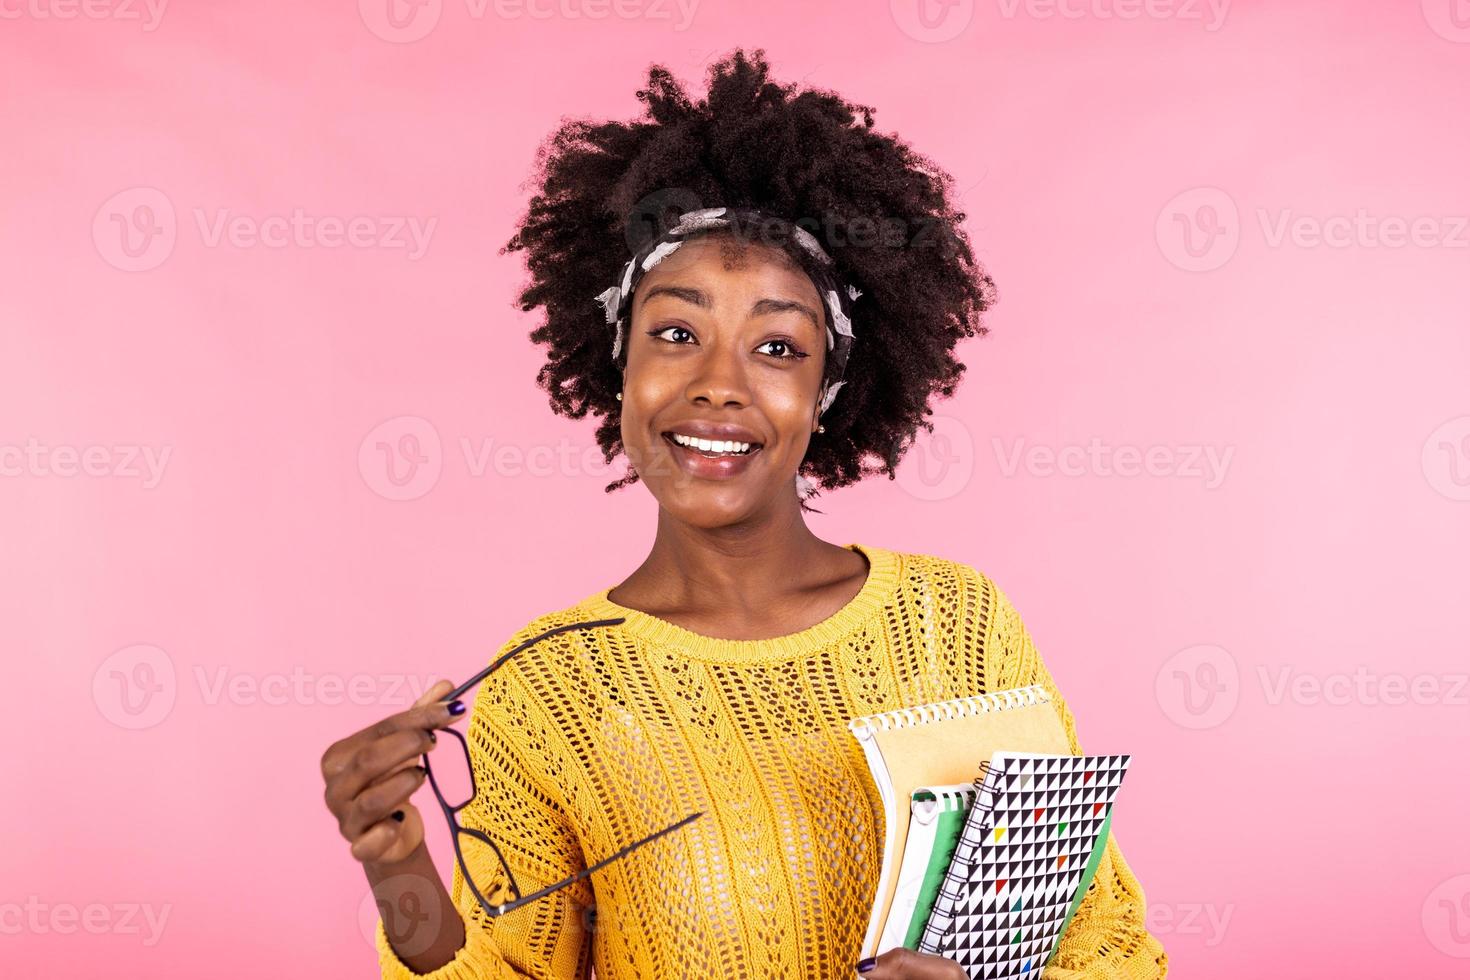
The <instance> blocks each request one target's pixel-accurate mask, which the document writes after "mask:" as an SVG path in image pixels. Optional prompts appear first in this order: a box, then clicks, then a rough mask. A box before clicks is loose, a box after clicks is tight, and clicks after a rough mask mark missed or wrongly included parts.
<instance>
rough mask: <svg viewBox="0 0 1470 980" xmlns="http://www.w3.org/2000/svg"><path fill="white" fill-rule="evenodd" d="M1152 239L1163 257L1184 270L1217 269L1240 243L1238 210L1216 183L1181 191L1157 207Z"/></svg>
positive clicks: (1227, 260)
mask: <svg viewBox="0 0 1470 980" xmlns="http://www.w3.org/2000/svg"><path fill="white" fill-rule="evenodd" d="M1154 240H1155V241H1157V242H1158V245H1159V251H1160V252H1162V253H1163V255H1164V258H1166V259H1168V260H1169V261H1170V262H1172V263H1173V264H1174V265H1176V266H1178V267H1179V268H1181V269H1184V270H1185V271H1187V272H1209V271H1210V270H1212V269H1218V268H1220V267H1221V266H1222V265H1224V264H1225V263H1226V262H1229V261H1230V259H1231V257H1232V256H1233V255H1235V250H1236V249H1237V248H1238V247H1239V246H1240V211H1239V210H1238V209H1237V208H1236V206H1235V199H1234V198H1233V197H1231V196H1230V195H1229V194H1227V193H1225V192H1224V191H1222V190H1221V189H1220V188H1218V187H1195V188H1191V189H1190V190H1187V191H1182V192H1180V193H1178V194H1176V195H1174V197H1173V198H1171V199H1170V200H1169V202H1168V203H1167V204H1165V205H1164V206H1163V207H1162V208H1160V209H1159V215H1158V218H1157V219H1156V220H1155V221H1154Z"/></svg>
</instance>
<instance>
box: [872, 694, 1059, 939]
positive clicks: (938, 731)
mask: <svg viewBox="0 0 1470 980" xmlns="http://www.w3.org/2000/svg"><path fill="white" fill-rule="evenodd" d="M848 728H849V729H850V730H851V731H852V733H853V735H854V736H856V737H857V740H858V743H859V744H860V745H862V747H863V754H864V755H865V756H866V758H867V762H868V768H869V770H870V771H871V772H872V775H873V782H874V783H876V784H877V787H878V795H879V797H880V799H881V801H882V806H883V862H882V865H881V866H880V868H879V872H878V887H877V892H876V895H875V897H874V900H873V913H872V916H871V917H870V918H869V920H868V930H867V933H866V935H865V936H864V938H863V951H862V955H863V956H876V955H877V954H878V953H880V952H884V951H886V950H887V949H889V948H892V947H888V946H885V947H883V949H879V946H880V945H881V942H880V941H881V939H882V936H883V928H884V925H885V924H886V923H887V921H888V913H889V909H890V907H891V906H892V904H893V897H894V893H895V891H896V889H897V884H898V869H899V865H900V862H901V861H902V859H903V854H904V844H905V841H906V840H907V837H908V829H909V822H910V816H911V812H910V806H911V800H912V797H913V792H914V790H916V789H918V788H920V787H923V786H946V785H954V784H958V783H965V782H969V781H971V780H973V779H974V777H975V773H976V772H977V771H978V768H979V765H980V763H982V762H985V761H987V760H989V759H990V758H991V756H993V755H994V754H995V753H996V752H999V751H1003V750H1012V751H1018V752H1040V753H1048V754H1052V755H1066V754H1068V753H1070V752H1071V745H1070V743H1069V742H1068V740H1067V732H1066V729H1065V728H1063V727H1062V720H1061V717H1060V716H1059V715H1058V714H1057V712H1056V708H1055V707H1054V706H1053V705H1052V703H1051V699H1050V696H1049V695H1048V694H1047V693H1046V689H1045V688H1043V687H1042V686H1041V685H1039V684H1036V685H1032V686H1030V687H1018V688H1012V689H1010V690H1005V691H995V692H992V693H990V694H979V695H975V696H974V697H968V698H960V699H958V700H954V701H940V702H937V703H935V704H925V705H918V706H916V707H912V708H900V709H898V710H896V711H886V712H883V713H882V714H875V715H867V716H864V717H861V718H854V719H852V720H851V721H850V722H848ZM895 945H896V944H895Z"/></svg>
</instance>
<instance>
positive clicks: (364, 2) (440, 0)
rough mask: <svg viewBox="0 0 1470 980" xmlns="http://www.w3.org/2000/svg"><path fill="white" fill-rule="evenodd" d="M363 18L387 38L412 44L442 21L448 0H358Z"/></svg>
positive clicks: (385, 39)
mask: <svg viewBox="0 0 1470 980" xmlns="http://www.w3.org/2000/svg"><path fill="white" fill-rule="evenodd" d="M357 10H358V13H360V14H362V22H363V23H364V24H366V25H367V29H368V30H370V31H372V32H373V33H374V34H376V35H377V36H378V37H380V38H382V39H383V40H384V41H388V42H390V43H392V44H412V43H413V42H414V41H420V40H423V39H424V38H425V37H427V36H428V35H429V32H430V31H432V30H433V29H434V28H435V27H436V26H437V25H438V23H439V15H440V14H442V13H443V12H444V0H357Z"/></svg>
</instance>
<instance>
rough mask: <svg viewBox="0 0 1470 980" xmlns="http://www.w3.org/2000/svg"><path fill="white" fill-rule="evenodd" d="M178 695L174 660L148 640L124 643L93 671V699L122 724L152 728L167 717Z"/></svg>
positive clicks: (110, 719)
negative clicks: (125, 644) (133, 643)
mask: <svg viewBox="0 0 1470 980" xmlns="http://www.w3.org/2000/svg"><path fill="white" fill-rule="evenodd" d="M177 695H178V681H177V679H176V677H175V675H174V662H173V660H172V659H171V658H170V657H169V655H168V654H167V653H165V652H164V651H163V650H160V649H159V648H158V647H156V646H150V645H149V644H146V643H138V644H135V645H133V646H128V647H123V648H122V649H121V650H118V651H117V652H115V653H113V654H112V655H111V656H109V657H108V658H107V659H106V660H104V661H102V663H101V664H100V665H99V666H98V668H97V672H96V673H94V674H93V675H92V702H93V703H94V704H96V705H97V710H98V711H99V712H101V713H102V717H104V718H106V719H107V720H108V721H110V722H112V723H113V724H114V725H116V726H118V727H119V728H130V729H140V728H152V727H153V726H154V725H156V724H158V723H159V722H161V721H163V719H165V718H167V717H168V715H169V712H170V711H172V710H173V708H174V700H175V698H176V697H177Z"/></svg>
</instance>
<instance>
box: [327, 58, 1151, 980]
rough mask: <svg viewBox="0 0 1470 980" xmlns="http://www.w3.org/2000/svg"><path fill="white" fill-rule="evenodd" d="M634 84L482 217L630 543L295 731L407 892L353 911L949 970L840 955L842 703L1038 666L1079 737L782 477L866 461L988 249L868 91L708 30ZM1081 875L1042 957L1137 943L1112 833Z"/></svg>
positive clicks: (710, 971)
mask: <svg viewBox="0 0 1470 980" xmlns="http://www.w3.org/2000/svg"><path fill="white" fill-rule="evenodd" d="M639 97H640V98H641V99H643V101H644V102H645V103H647V106H648V116H649V118H648V120H647V121H639V122H635V123H630V124H626V125H624V124H618V123H591V122H570V123H566V124H565V125H563V127H562V128H561V130H560V131H558V132H557V134H556V135H555V136H554V137H553V138H552V140H551V142H550V144H549V145H548V148H547V150H546V152H545V153H544V154H543V156H542V159H541V172H540V174H539V177H540V182H541V192H540V193H539V194H537V195H536V196H535V197H534V198H533V199H532V201H531V204H530V208H529V210H528V211H527V214H526V216H525V218H524V219H523V221H522V223H521V226H520V229H519V230H518V232H517V233H516V235H515V237H514V238H513V239H512V240H511V242H510V243H509V244H508V245H507V250H509V251H524V252H525V253H526V258H527V264H528V266H529V268H530V271H531V283H530V284H529V285H528V286H527V287H526V289H525V290H524V292H523V293H522V294H521V302H522V305H523V307H524V308H525V309H526V310H533V309H541V310H543V311H544V313H545V321H544V322H543V323H542V324H541V325H540V326H538V327H537V328H536V329H535V331H534V332H533V333H532V334H531V336H532V339H533V340H535V341H536V342H538V343H540V344H543V345H545V347H546V348H547V353H548V358H547V363H546V365H545V367H544V368H543V369H542V370H541V372H540V382H541V384H542V386H543V387H544V388H545V389H546V391H547V392H548V394H549V395H550V398H551V404H552V408H553V409H554V410H556V411H558V412H562V413H565V414H567V415H571V416H573V417H582V416H585V415H587V414H589V413H591V414H594V415H597V416H600V417H601V423H600V425H599V427H598V429H597V438H598V443H599V445H600V447H601V448H602V450H603V452H604V454H605V455H606V456H607V458H608V460H609V461H612V460H613V459H615V458H616V457H617V456H618V455H620V454H621V455H625V456H626V457H627V460H628V464H629V468H628V472H627V475H626V476H625V477H624V478H623V479H621V480H619V481H617V482H616V483H615V484H613V485H612V487H609V489H613V488H615V487H619V486H627V485H629V484H631V483H633V482H641V483H642V484H643V485H644V486H645V487H647V489H648V491H649V492H650V493H651V494H652V495H653V497H654V498H655V499H656V500H657V502H658V521H657V526H656V527H655V528H654V530H653V540H652V545H651V547H650V550H649V552H648V554H647V556H646V557H645V558H644V559H643V561H642V563H641V564H638V565H637V567H635V568H634V569H633V571H632V572H631V573H629V574H628V575H627V576H626V577H625V578H624V579H623V580H622V581H621V582H620V583H618V584H617V585H615V586H613V587H611V588H607V589H603V590H601V591H599V592H597V593H596V594H594V595H591V596H587V597H585V598H583V599H582V600H581V601H579V602H576V603H574V604H572V605H569V606H567V607H566V608H564V609H560V610H558V611H555V612H551V613H547V614H545V615H542V616H539V617H537V618H535V619H534V620H533V621H532V622H531V623H530V624H529V625H527V626H526V628H525V629H523V630H521V631H520V632H519V633H517V635H516V636H514V637H512V638H511V639H510V640H509V641H508V642H507V643H506V644H505V645H504V646H503V647H502V648H501V650H500V653H499V655H498V656H497V657H495V658H494V659H493V660H492V662H491V666H490V667H487V668H486V670H485V671H482V672H481V674H480V675H477V676H476V677H475V678H472V679H471V681H468V682H466V683H465V684H463V685H461V687H460V688H458V689H453V690H454V693H453V694H452V695H451V690H452V688H451V686H450V685H449V684H448V683H447V682H444V683H442V684H440V685H438V686H436V687H435V688H433V689H431V690H430V691H428V692H427V693H426V694H425V697H424V698H423V699H422V700H421V701H420V703H419V704H418V705H416V706H415V708H414V709H412V710H411V711H408V712H404V713H403V714H401V715H396V716H394V717H392V718H389V719H385V720H384V721H382V722H380V723H378V724H376V725H374V726H371V727H370V728H367V729H364V730H363V731H361V732H358V733H357V734H356V735H352V736H349V737H348V738H346V739H343V740H341V741H340V742H337V743H336V744H334V745H333V746H332V747H331V748H329V749H328V750H327V753H326V754H325V756H324V757H323V759H322V772H323V776H324V777H325V779H326V782H327V794H326V795H327V802H328V805H329V807H330V808H331V809H332V811H333V813H334V814H335V815H336V817H337V819H338V824H339V828H340V830H341V832H342V834H343V836H344V837H346V838H347V839H348V840H349V841H351V842H352V854H353V856H354V857H355V858H356V859H357V860H358V861H360V862H362V863H363V865H364V868H365V870H366V872H367V876H368V879H369V881H370V882H371V883H372V886H373V890H374V893H375V895H376V896H377V897H378V900H379V902H380V904H381V905H382V906H383V907H385V908H388V909H401V910H410V909H411V912H410V914H406V915H401V916H400V915H386V916H385V917H384V918H383V920H382V921H381V922H380V924H379V927H378V949H379V953H380V957H381V963H382V971H383V975H384V976H385V977H388V978H394V980H403V978H408V977H414V976H427V977H432V978H435V980H451V978H452V980H470V978H481V977H497V978H504V977H531V976H534V977H558V978H578V980H580V978H583V977H586V976H587V975H588V972H589V969H590V968H595V970H596V973H597V975H598V976H599V977H601V978H604V980H620V978H632V977H723V976H737V977H752V978H754V977H762V978H764V977H793V978H795V977H802V978H807V977H842V976H850V975H853V974H854V971H856V972H857V973H861V974H865V975H867V976H869V977H871V978H873V980H893V978H917V980H929V978H957V977H962V976H964V974H963V972H962V970H961V969H960V967H959V965H958V964H957V963H955V962H953V961H952V960H948V959H943V958H940V957H938V956H932V955H925V954H920V953H916V952H912V951H910V950H905V949H895V950H891V951H888V952H886V953H884V954H883V955H880V956H878V957H876V959H864V960H862V961H861V962H859V960H858V957H859V955H860V953H861V947H862V941H863V934H864V930H865V927H866V924H867V919H868V913H869V910H870V909H871V907H872V904H873V900H874V894H875V890H876V886H877V878H878V869H879V866H880V863H881V858H882V854H881V847H882V845H881V842H880V838H881V834H880V831H879V828H880V826H881V824H880V822H879V815H880V812H881V800H880V798H879V794H878V791H877V789H876V787H875V785H874V783H873V780H872V778H871V776H870V775H869V772H868V768H867V764H866V762H865V761H864V759H863V754H862V750H861V749H860V748H859V746H858V744H857V742H856V740H855V739H853V738H852V737H851V735H850V734H849V733H848V731H847V727H846V725H847V722H848V721H849V720H851V719H852V718H854V717H857V716H860V715H868V714H875V713H878V712H882V711H888V710H892V709H896V708H900V707H907V706H912V705H917V704H923V703H928V702H932V701H938V700H949V699H955V698H961V697H968V696H971V695H974V694H978V693H982V692H987V691H996V690H1002V689H1005V688H1011V687H1021V686H1026V685H1031V684H1040V685H1042V686H1044V687H1046V688H1047V689H1048V690H1049V691H1050V693H1051V695H1052V697H1051V703H1052V704H1053V705H1055V708H1056V711H1057V712H1058V715H1059V716H1060V721H1061V723H1062V725H1063V726H1064V728H1065V730H1066V732H1067V734H1068V738H1069V741H1070V744H1071V748H1072V750H1073V752H1075V753H1080V752H1081V746H1080V743H1079V742H1078V740H1077V736H1076V728H1075V724H1074V722H1073V719H1072V716H1071V713H1070V712H1069V711H1068V709H1067V706H1066V702H1065V701H1064V700H1063V699H1062V698H1061V696H1060V694H1058V693H1057V692H1056V690H1055V686H1054V685H1053V684H1052V680H1051V676H1050V674H1049V673H1048V672H1047V669H1046V667H1045V665H1044V664H1043V663H1042V662H1041V659H1040V657H1039V656H1038V655H1037V653H1036V650H1035V648H1034V646H1033V645H1032V644H1031V641H1030V638H1029V637H1028V635H1027V633H1026V631H1025V628H1024V627H1023V625H1022V623H1021V620H1020V617H1019V615H1018V614H1017V612H1016V610H1015V609H1014V607H1012V606H1011V604H1010V602H1009V600H1008V599H1007V597H1006V595H1005V593H1004V592H1002V591H1001V590H1000V589H999V588H998V587H997V586H996V585H995V584H994V583H993V582H992V581H991V580H990V579H989V578H988V577H987V576H986V575H984V574H983V573H981V572H979V571H977V570H976V569H975V568H973V567H971V566H969V565H967V564H964V563H962V562H957V561H950V560H946V559H943V558H938V557H933V556H928V555H918V554H906V553H902V552H898V551H890V550H887V549H884V548H881V547H877V546H873V545H859V544H848V545H846V546H841V545H838V544H834V543H831V542H827V541H823V540H822V539H820V538H818V537H817V536H816V535H815V534H814V533H813V532H812V530H811V529H810V528H809V527H808V526H807V524H806V521H805V514H804V513H803V509H804V506H805V498H807V497H808V496H810V495H812V494H814V493H815V492H816V491H817V490H819V489H826V490H830V489H833V488H836V487H840V486H844V485H846V484H850V483H852V482H854V481H856V480H858V479H860V478H861V477H863V476H865V475H869V474H875V473H883V474H887V475H889V476H890V477H891V476H892V475H893V470H894V467H895V466H896V465H897V463H898V460H899V459H900V457H901V456H902V455H903V453H904V450H905V449H906V448H907V447H908V446H909V444H910V443H911V441H912V439H913V437H914V435H915V433H916V432H917V431H919V430H920V429H921V428H924V427H926V426H927V425H928V421H927V416H928V415H929V413H930V408H929V405H930V401H931V400H932V399H933V398H934V397H935V396H937V395H947V394H950V393H951V392H952V391H953V390H954V387H955V384H956V383H957V381H958V379H959V378H960V375H961V374H962V372H963V370H964V368H963V366H962V365H961V364H960V363H959V362H958V361H957V360H956V359H955V357H954V348H955V345H956V343H957V342H958V341H959V340H960V339H962V338H963V337H965V336H970V335H974V334H976V333H983V332H984V328H983V327H982V326H981V325H980V323H979V317H980V314H981V313H982V312H983V311H984V310H985V309H986V307H987V306H988V304H989V302H990V300H991V297H992V286H991V282H990V280H989V278H988V277H987V276H986V275H985V274H984V273H983V271H981V270H980V269H979V268H978V267H976V265H975V264H974V262H973V258H972V255H971V250H970V246H969V244H968V242H967V241H966V238H965V235H964V232H963V230H962V227H961V222H962V221H963V219H964V215H963V214H960V213H958V212H956V211H955V210H954V209H953V208H952V207H951V204H950V199H949V186H950V181H949V178H948V177H947V176H946V175H944V174H943V173H942V172H941V171H940V170H939V169H938V168H937V167H935V166H934V165H933V164H931V163H929V162H927V161H925V160H924V159H923V158H922V157H920V156H918V155H917V154H915V153H914V152H913V151H912V150H910V149H909V148H908V147H907V146H906V145H905V144H904V143H903V142H902V141H900V140H899V139H897V138H896V137H894V136H891V135H884V134H880V133H878V132H876V131H874V129H873V121H872V111H871V110H870V109H867V108H865V107H862V106H854V105H851V104H849V103H847V102H845V101H843V100H842V99H841V98H840V97H839V96H837V95H835V94H832V93H825V92H812V91H806V92H797V91H796V90H795V88H794V87H790V86H781V85H777V84H776V83H774V82H772V81H770V80H769V77H768V68H767V65H766V63H765V61H764V59H763V57H762V56H761V55H760V54H759V53H756V54H755V55H754V56H749V57H748V56H747V55H745V54H744V53H743V52H736V53H735V54H734V55H733V56H732V57H731V58H729V59H728V60H726V61H722V62H720V63H719V64H717V65H716V66H715V67H714V68H713V70H712V72H711V76H710V89H709V95H708V97H707V98H706V99H705V100H703V101H700V102H697V103H695V102H692V101H691V100H690V99H689V98H688V97H687V96H686V95H685V93H684V92H683V91H682V90H681V89H680V88H679V86H678V85H677V84H675V83H674V82H673V81H672V79H670V77H669V76H668V74H667V73H666V72H665V71H663V70H662V69H658V68H655V69H654V70H653V71H652V73H651V75H650V79H649V86H648V88H647V90H645V91H642V92H640V93H639ZM879 229H881V230H882V231H881V234H880V233H878V230H879ZM629 252H631V256H630V255H629ZM589 283H590V284H591V285H589ZM609 284H610V285H609ZM599 287H605V288H602V290H601V292H597V290H598V288H599ZM476 684H478V688H477V693H476V694H475V703H474V709H473V711H472V712H468V714H467V708H466V705H465V704H464V703H463V702H461V701H459V700H457V698H458V696H459V694H460V693H464V692H468V691H469V690H470V688H471V687H473V686H475V685H476ZM446 702H448V703H446ZM466 715H467V717H468V721H469V725H468V730H467V732H466V733H465V735H464V736H460V735H459V733H458V732H455V733H454V736H453V737H452V738H439V739H437V741H436V740H435V739H434V738H433V736H432V731H433V730H434V729H436V728H439V729H442V728H446V727H447V726H448V725H450V724H451V723H452V722H455V721H457V720H460V719H462V718H464V717H466ZM445 745H448V746H449V751H448V752H447V753H446V751H445V749H444V746H445ZM436 748H437V750H438V751H437V753H436V754H435V755H434V757H433V766H432V771H433V772H434V773H441V772H447V771H449V765H451V764H453V763H455V762H456V761H458V763H459V764H460V765H461V768H464V769H466V770H467V772H465V773H464V775H465V777H466V778H465V779H463V780H462V781H460V783H459V786H460V787H461V791H460V792H458V793H453V794H451V797H446V796H445V795H444V792H443V789H442V787H441V785H440V777H439V776H435V781H434V783H433V789H434V790H435V793H436V797H437V798H438V799H439V802H440V805H441V808H442V809H443V810H444V812H445V814H446V815H447V816H448V817H449V819H450V821H451V822H452V824H453V827H454V830H453V834H454V839H455V842H456V865H455V869H454V878H453V884H452V888H451V889H446V888H445V886H444V884H443V881H442V879H441V878H440V876H439V874H438V872H437V870H436V869H435V867H434V864H433V862H432V861H431V860H430V859H429V856H428V853H427V850H426V849H425V847H424V838H423V822H422V819H421V817H420V815H419V812H418V810H417V808H415V807H414V806H413V805H412V804H411V803H409V802H408V801H409V799H410V797H411V796H412V795H413V794H414V793H415V792H416V791H417V790H418V789H419V788H420V786H421V785H422V783H423V780H424V778H425V768H424V767H420V766H417V765H415V760H416V758H417V756H418V755H419V754H420V753H427V752H430V751H434V750H435V749H436ZM446 756H447V757H446ZM441 760H442V763H443V764H441ZM425 761H426V762H427V759H426V760H425ZM451 798H452V799H451ZM1095 882H1096V883H1095V884H1094V886H1093V887H1092V889H1091V890H1090V891H1089V892H1088V895H1087V898H1086V900H1085V901H1084V902H1083V903H1082V905H1081V906H1080V908H1079V909H1078V911H1077V913H1076V915H1075V917H1074V918H1073V920H1072V924H1071V926H1070V927H1069V929H1068V931H1067V934H1066V936H1064V937H1063V940H1062V942H1061V945H1060V948H1059V951H1058V954H1057V957H1056V959H1055V961H1054V963H1053V965H1052V966H1050V967H1048V968H1047V970H1046V972H1045V974H1044V980H1079V978H1097V980H1101V978H1130V980H1131V978H1137V980H1152V978H1157V977H1162V976H1163V975H1164V971H1165V968H1166V964H1167V958H1166V957H1165V955H1164V952H1163V949H1162V948H1161V947H1160V945H1159V944H1158V942H1157V941H1156V940H1155V939H1154V938H1153V937H1152V936H1150V935H1149V934H1148V931H1147V930H1146V929H1145V928H1144V925H1143V916H1144V905H1143V894H1142V890H1141V889H1140V887H1139V885H1138V882H1137V880H1136V879H1135V878H1134V877H1133V874H1132V872H1131V871H1130V869H1129V868H1128V865H1127V863H1126V862H1125V861H1124V859H1123V855H1122V853H1121V851H1120V850H1119V849H1118V846H1117V842H1116V841H1115V840H1110V841H1109V843H1108V846H1107V848H1106V850H1105V852H1104V854H1103V856H1102V859H1101V864H1100V866H1099V867H1098V870H1097V872H1096V876H1095ZM425 923H427V924H428V925H425Z"/></svg>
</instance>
